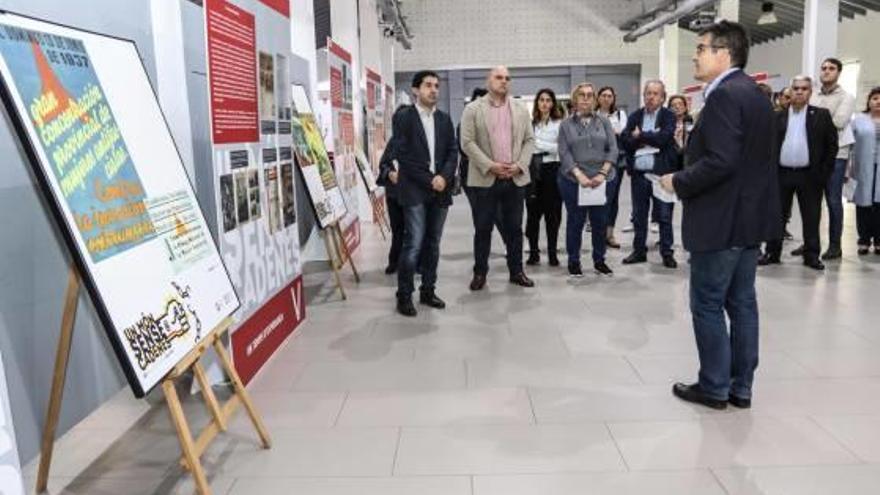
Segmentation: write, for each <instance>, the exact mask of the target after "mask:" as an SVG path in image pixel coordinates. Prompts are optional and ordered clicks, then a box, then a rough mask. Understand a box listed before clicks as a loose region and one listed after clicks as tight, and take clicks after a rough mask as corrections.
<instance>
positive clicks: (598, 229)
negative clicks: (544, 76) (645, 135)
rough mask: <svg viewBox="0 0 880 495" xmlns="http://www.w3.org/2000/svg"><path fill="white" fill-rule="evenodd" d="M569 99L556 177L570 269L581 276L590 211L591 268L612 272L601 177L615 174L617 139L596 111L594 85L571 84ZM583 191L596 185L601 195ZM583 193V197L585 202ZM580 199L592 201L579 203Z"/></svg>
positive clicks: (609, 123) (605, 177) (597, 270)
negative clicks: (607, 256) (607, 260)
mask: <svg viewBox="0 0 880 495" xmlns="http://www.w3.org/2000/svg"><path fill="white" fill-rule="evenodd" d="M571 101H572V110H573V111H572V115H571V117H569V118H567V119H565V120H563V121H562V124H561V125H560V126H559V160H560V162H561V165H560V168H559V176H558V177H557V181H558V184H559V193H560V194H561V195H562V201H563V202H564V203H565V210H566V211H567V212H568V218H567V220H566V225H565V231H566V235H565V248H566V250H567V251H568V273H569V274H570V275H571V276H573V277H582V276H583V270H582V269H581V236H582V233H583V230H584V223H585V222H586V220H587V216H588V215H589V217H590V223H591V224H592V226H593V229H592V232H591V235H592V241H593V267H594V268H595V270H596V272H597V273H599V274H600V275H611V274H612V273H613V272H612V271H611V269H610V268H608V265H607V264H606V263H605V248H606V244H605V242H606V241H605V234H606V232H605V226H606V223H607V220H608V218H607V216H608V206H607V204H606V199H607V198H605V187H606V184H605V181H607V180H613V179H614V174H615V173H616V171H615V169H614V164H615V162H617V154H618V152H617V137H616V135H615V134H614V128H613V127H612V125H611V122H609V121H608V119H607V118H605V117H603V116H601V115H599V114H598V113H596V112H595V111H594V109H595V105H596V90H595V88H593V85H592V84H590V83H581V84H578V85H577V86H575V88H574V90H572V92H571ZM587 189H593V190H596V189H600V190H601V198H600V199H598V200H596V199H597V197H599V195H598V194H595V195H590V194H589V192H590V191H587ZM597 192H599V191H597ZM581 196H584V198H583V200H582V198H581ZM587 196H593V197H592V198H588V197H587ZM591 199H592V200H594V201H590V200H591ZM584 203H590V204H589V205H583V206H582V204H584Z"/></svg>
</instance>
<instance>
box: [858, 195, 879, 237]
mask: <svg viewBox="0 0 880 495" xmlns="http://www.w3.org/2000/svg"><path fill="white" fill-rule="evenodd" d="M856 230H858V232H859V246H870V245H871V243H872V242H873V243H874V246H877V247H880V203H874V204H873V205H871V206H856Z"/></svg>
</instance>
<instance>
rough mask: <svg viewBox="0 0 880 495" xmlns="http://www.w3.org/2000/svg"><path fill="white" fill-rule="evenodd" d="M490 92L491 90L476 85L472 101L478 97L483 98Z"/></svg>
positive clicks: (472, 93)
mask: <svg viewBox="0 0 880 495" xmlns="http://www.w3.org/2000/svg"><path fill="white" fill-rule="evenodd" d="M487 93H489V90H488V89H486V88H480V87H476V88H474V90H473V91H471V101H474V100H476V99H477V98H482V97H484V96H486V94H487Z"/></svg>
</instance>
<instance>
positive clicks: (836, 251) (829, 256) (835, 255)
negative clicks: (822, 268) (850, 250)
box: [822, 246, 843, 261]
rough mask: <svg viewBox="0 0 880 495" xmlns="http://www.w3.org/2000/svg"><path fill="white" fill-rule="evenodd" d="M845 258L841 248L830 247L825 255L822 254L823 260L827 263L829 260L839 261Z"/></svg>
mask: <svg viewBox="0 0 880 495" xmlns="http://www.w3.org/2000/svg"><path fill="white" fill-rule="evenodd" d="M842 256H843V253H842V252H841V251H840V248H839V247H836V246H830V247H829V248H828V250H827V251H825V253H823V254H822V259H823V260H825V261H828V260H839V259H840V258H841V257H842Z"/></svg>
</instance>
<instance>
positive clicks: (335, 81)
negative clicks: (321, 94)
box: [330, 67, 343, 108]
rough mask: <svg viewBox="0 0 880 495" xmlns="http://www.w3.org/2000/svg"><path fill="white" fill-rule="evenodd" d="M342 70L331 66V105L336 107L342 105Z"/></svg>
mask: <svg viewBox="0 0 880 495" xmlns="http://www.w3.org/2000/svg"><path fill="white" fill-rule="evenodd" d="M342 99H343V94H342V71H340V70H339V69H337V68H335V67H331V68H330V105H332V106H333V107H335V108H341V107H342Z"/></svg>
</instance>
